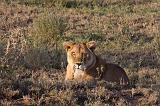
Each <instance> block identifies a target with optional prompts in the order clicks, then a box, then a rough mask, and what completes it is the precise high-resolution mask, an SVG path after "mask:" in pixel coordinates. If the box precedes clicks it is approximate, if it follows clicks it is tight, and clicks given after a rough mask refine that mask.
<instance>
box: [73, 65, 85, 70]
mask: <svg viewBox="0 0 160 106" xmlns="http://www.w3.org/2000/svg"><path fill="white" fill-rule="evenodd" d="M73 69H74V70H81V71H84V70H86V66H85V65H80V64H74V66H73Z"/></svg>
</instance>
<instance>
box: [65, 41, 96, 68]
mask: <svg viewBox="0 0 160 106" xmlns="http://www.w3.org/2000/svg"><path fill="white" fill-rule="evenodd" d="M95 47H96V43H95V42H94V41H91V42H88V43H78V44H77V43H73V42H65V43H64V48H65V49H66V51H67V61H68V64H69V65H71V66H73V69H74V70H79V71H85V70H86V69H87V68H89V67H90V66H91V65H92V64H93V63H94V61H95V60H94V59H95V55H94V53H93V50H94V49H95Z"/></svg>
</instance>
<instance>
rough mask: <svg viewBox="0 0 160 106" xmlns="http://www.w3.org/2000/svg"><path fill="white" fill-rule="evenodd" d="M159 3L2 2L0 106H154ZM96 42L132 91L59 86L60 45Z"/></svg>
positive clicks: (159, 69)
mask: <svg viewBox="0 0 160 106" xmlns="http://www.w3.org/2000/svg"><path fill="white" fill-rule="evenodd" d="M159 7H160V2H159V1H158V0H153V1H151V0H129V1H128V0H127V1H126V0H111V1H105V0H100V1H95V0H75V1H72V0H45V1H43V0H15V1H11V0H3V2H0V21H1V23H0V60H1V61H0V86H1V87H0V105H75V104H76V105H82V106H83V105H96V106H97V105H121V106H122V105H159V104H160V93H159V92H160V90H159V89H160V87H159V85H160V35H159V34H160V30H159V26H160V17H159V10H160V8H159ZM70 40H72V41H76V42H82V41H84V42H86V41H90V40H96V41H97V42H98V47H97V49H96V53H97V54H98V55H100V56H102V58H104V59H106V61H107V62H112V63H116V64H119V65H120V66H122V67H123V68H125V70H126V72H127V74H128V76H129V78H130V80H131V85H130V86H127V87H124V86H119V85H114V84H110V83H106V82H101V81H100V82H99V81H98V82H96V83H86V84H84V83H83V84H78V83H76V82H73V83H69V84H66V83H64V75H65V67H66V56H65V54H64V50H63V49H62V42H64V41H70Z"/></svg>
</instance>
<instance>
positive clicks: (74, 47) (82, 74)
mask: <svg viewBox="0 0 160 106" xmlns="http://www.w3.org/2000/svg"><path fill="white" fill-rule="evenodd" d="M63 45H64V48H65V49H66V51H67V61H68V65H67V72H66V77H65V80H66V81H68V80H77V81H91V80H95V79H98V80H105V81H108V82H116V83H119V84H128V83H129V79H128V77H127V74H126V73H125V71H124V69H122V68H121V67H119V66H118V65H115V64H111V63H106V62H105V61H104V60H103V59H101V58H100V57H98V56H96V55H95V53H94V49H95V48H96V42H95V41H90V42H88V43H77V44H76V43H73V42H65V43H64V44H63Z"/></svg>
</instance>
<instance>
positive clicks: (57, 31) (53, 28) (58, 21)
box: [30, 12, 67, 48]
mask: <svg viewBox="0 0 160 106" xmlns="http://www.w3.org/2000/svg"><path fill="white" fill-rule="evenodd" d="M66 29H67V19H66V18H65V17H62V16H58V15H56V13H55V12H53V13H45V14H42V15H41V16H40V17H39V18H38V19H36V20H35V21H34V22H33V27H32V29H31V31H30V32H31V38H32V43H33V45H34V47H43V48H53V47H55V46H56V45H57V43H58V42H60V40H61V37H63V34H64V32H65V31H66Z"/></svg>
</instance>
